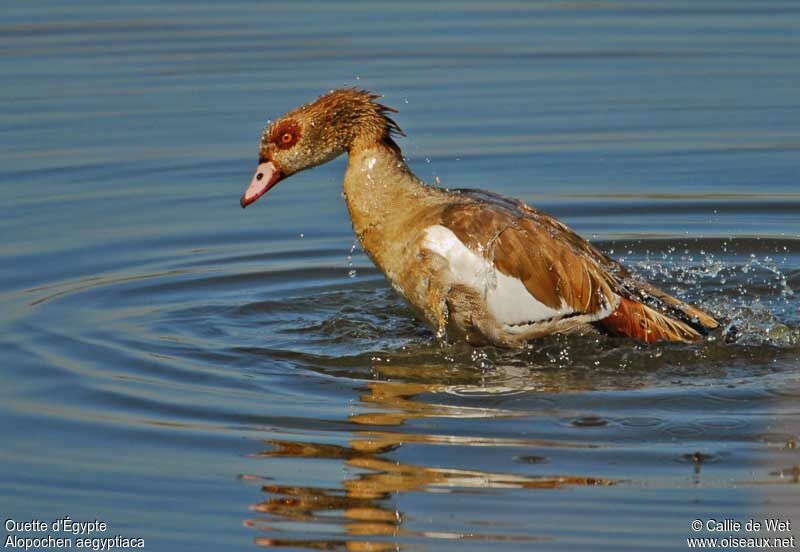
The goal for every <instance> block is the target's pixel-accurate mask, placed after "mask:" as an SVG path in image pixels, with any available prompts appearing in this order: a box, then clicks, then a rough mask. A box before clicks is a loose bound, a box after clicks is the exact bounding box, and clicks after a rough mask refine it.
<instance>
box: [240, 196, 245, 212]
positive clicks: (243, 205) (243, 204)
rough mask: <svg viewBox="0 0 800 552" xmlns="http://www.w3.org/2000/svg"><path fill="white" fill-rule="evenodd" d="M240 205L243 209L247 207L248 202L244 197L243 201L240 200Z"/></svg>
mask: <svg viewBox="0 0 800 552" xmlns="http://www.w3.org/2000/svg"><path fill="white" fill-rule="evenodd" d="M239 205H241V206H242V209H244V208H245V207H247V201H245V199H244V196H242V197H241V199H239Z"/></svg>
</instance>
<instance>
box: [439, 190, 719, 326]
mask: <svg viewBox="0 0 800 552" xmlns="http://www.w3.org/2000/svg"><path fill="white" fill-rule="evenodd" d="M456 195H457V197H459V198H460V199H459V201H456V202H454V203H451V204H450V205H448V206H447V207H446V208H445V209H444V211H443V213H442V218H441V226H442V227H443V228H445V229H447V231H449V232H450V233H452V236H444V232H443V231H441V230H439V231H438V234H439V236H438V238H439V239H440V241H441V240H442V239H443V236H444V237H447V238H448V239H450V241H453V238H455V239H457V240H458V242H460V244H463V247H464V248H466V249H467V250H468V251H469V252H471V253H472V254H473V255H475V256H477V257H479V258H481V259H484V260H485V261H486V262H487V263H491V267H492V268H493V269H495V270H496V272H497V273H499V275H498V279H497V281H496V282H492V281H491V280H490V281H488V284H487V294H491V295H492V297H491V298H492V299H494V301H495V307H496V308H495V311H496V313H495V314H498V313H500V314H502V315H504V316H503V317H501V318H502V319H501V318H498V320H499V321H500V322H502V323H504V324H509V325H515V324H521V323H525V322H528V321H531V322H538V321H541V320H544V319H558V318H564V317H576V316H580V317H581V318H582V319H583V321H597V320H602V319H605V318H607V317H609V316H610V315H611V314H612V313H614V312H615V309H617V307H619V306H620V304H621V302H623V301H624V302H625V305H626V306H627V307H628V309H627V311H626V312H631V311H632V310H636V309H633V307H631V305H630V303H631V302H634V303H637V304H642V305H644V306H646V307H648V308H647V309H646V310H643V311H642V312H645V313H646V314H647V317H648V319H652V324H654V325H656V326H658V325H659V324H660V323H661V322H662V321H660V320H659V318H669V319H677V320H675V322H676V323H678V324H679V325H682V326H683V325H687V326H688V328H686V330H685V331H684V332H683V334H684V335H683V336H682V338H681V339H679V340H681V341H685V340H687V338H689V337H691V338H695V337H698V336H699V335H700V333H705V330H708V329H713V328H716V327H717V326H718V325H719V324H718V323H717V321H716V320H714V319H713V318H712V317H710V316H708V315H707V314H705V313H703V312H702V311H700V310H699V309H696V308H695V307H692V306H691V305H688V304H686V303H684V302H682V301H680V300H678V299H676V298H674V297H672V296H670V295H668V294H666V293H664V292H663V291H661V290H659V289H658V288H655V287H654V286H652V285H650V284H648V283H646V282H643V281H641V280H639V279H637V278H635V277H634V276H633V275H632V274H631V273H630V272H629V271H628V270H627V269H625V268H624V267H623V266H622V265H620V264H619V263H618V262H617V261H615V260H613V259H611V258H610V257H608V256H606V255H605V254H603V253H602V252H600V251H599V250H597V249H596V248H595V247H593V246H592V245H591V244H590V243H589V242H587V241H586V240H584V239H583V238H581V237H580V236H578V235H577V234H576V233H575V232H573V231H572V230H571V229H569V228H568V227H567V226H565V225H564V224H562V223H560V222H559V221H558V220H556V219H555V218H553V217H552V216H550V215H548V214H547V213H544V212H543V211H539V210H537V209H534V208H532V207H529V206H528V205H526V204H524V203H522V202H520V201H517V200H513V199H509V198H505V197H503V196H499V195H496V194H489V193H486V192H482V191H472V190H459V191H456ZM434 234H436V231H434ZM434 237H436V236H434ZM456 245H457V244H456ZM457 249H458V247H456V248H455V249H453V248H452V247H451V249H450V250H449V254H450V255H451V256H452V255H455V257H456V258H460V259H461V261H462V262H465V260H464V259H465V254H464V253H463V251H462V252H461V253H460V257H459V256H458V255H457V254H455V251H456V250H457ZM473 264H474V263H473ZM477 279H478V280H479V279H480V278H477ZM493 283H494V285H495V286H496V287H495V288H494V289H493V288H492V287H491V285H492V284H493ZM490 306H491V305H490ZM638 310H641V309H638ZM619 317H620V315H619V314H617V315H616V316H615V317H614V318H615V319H616V320H618V319H619ZM526 318H527V319H528V320H525V319H526ZM625 322H627V320H626V321H625ZM663 325H665V327H669V328H671V329H673V330H674V328H673V325H671V324H668V323H667V322H666V321H664V322H663ZM672 333H675V332H674V331H673V332H672Z"/></svg>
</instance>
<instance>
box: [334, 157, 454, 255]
mask: <svg viewBox="0 0 800 552" xmlns="http://www.w3.org/2000/svg"><path fill="white" fill-rule="evenodd" d="M344 193H345V198H346V200H347V208H348V210H349V211H350V218H351V220H352V222H353V230H355V232H356V235H357V236H358V238H359V241H360V242H361V245H362V247H363V248H364V250H365V251H366V252H367V254H369V255H370V257H372V258H373V260H375V261H376V262H378V261H379V258H378V257H380V256H381V252H382V251H385V250H386V246H387V244H389V243H398V242H402V241H403V240H404V237H405V229H408V228H409V223H411V222H412V221H413V219H414V217H415V215H416V213H417V209H420V208H422V206H423V205H424V204H426V203H428V202H429V201H430V199H431V198H432V197H434V196H436V195H438V194H440V193H441V192H440V190H439V189H438V188H433V187H430V186H428V185H426V184H425V183H424V182H422V181H421V180H420V179H419V178H417V177H416V176H415V175H414V173H413V172H411V169H409V168H408V165H406V163H405V161H404V160H403V157H402V155H401V154H400V152H399V151H398V150H396V149H394V148H392V147H389V146H386V145H383V144H380V143H375V144H372V145H369V146H367V147H353V148H351V149H350V155H349V162H348V165H347V172H346V173H345V177H344ZM412 226H413V224H412ZM378 264H379V265H382V264H383V263H381V262H378Z"/></svg>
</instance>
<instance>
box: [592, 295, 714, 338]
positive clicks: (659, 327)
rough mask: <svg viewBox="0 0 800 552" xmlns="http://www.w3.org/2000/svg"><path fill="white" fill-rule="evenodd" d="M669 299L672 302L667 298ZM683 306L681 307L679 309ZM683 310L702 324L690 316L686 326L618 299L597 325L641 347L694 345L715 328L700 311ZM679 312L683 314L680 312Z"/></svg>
mask: <svg viewBox="0 0 800 552" xmlns="http://www.w3.org/2000/svg"><path fill="white" fill-rule="evenodd" d="M662 293H663V292H662ZM665 295H666V294H665ZM668 297H669V296H668ZM670 299H674V298H672V297H670ZM674 300H675V301H676V302H677V301H678V300H677V299H674ZM684 305H685V304H684V303H681V306H684ZM673 306H674V305H673ZM685 306H686V307H688V308H690V309H691V310H692V311H693V313H694V311H696V312H698V313H701V314H702V315H703V318H702V322H700V321H699V320H698V317H697V316H694V317H692V318H693V320H692V322H691V323H690V322H689V321H688V320H682V319H679V318H676V317H673V316H670V314H667V313H666V312H659V311H657V310H655V309H654V308H652V307H649V306H647V305H645V304H643V303H639V302H638V301H634V300H631V299H626V298H624V297H622V298H621V299H620V303H619V306H618V307H617V308H616V310H615V311H614V312H612V313H611V314H610V315H609V316H608V317H607V318H604V319H603V320H600V321H599V324H600V325H601V326H602V327H603V329H604V330H606V331H607V332H608V333H610V334H612V335H619V336H628V337H632V338H634V339H638V340H639V341H643V342H645V343H653V342H656V341H679V342H684V343H686V342H692V341H697V340H699V339H700V338H701V337H702V336H703V335H704V334H706V333H707V331H708V330H711V329H714V328H716V327H718V326H719V323H717V321H716V320H714V319H713V318H711V317H710V316H708V315H707V314H705V313H703V312H702V311H699V310H698V309H695V308H694V307H689V305H685ZM679 310H680V311H681V312H683V309H679ZM681 318H683V317H681Z"/></svg>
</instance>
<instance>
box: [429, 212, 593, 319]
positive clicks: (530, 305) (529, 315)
mask: <svg viewBox="0 0 800 552" xmlns="http://www.w3.org/2000/svg"><path fill="white" fill-rule="evenodd" d="M422 247H424V248H426V249H428V250H430V251H431V252H433V253H436V254H438V255H440V256H442V257H444V258H445V259H446V260H447V262H448V264H449V267H450V272H451V273H452V277H453V280H454V281H455V282H456V283H458V284H461V285H466V286H469V287H471V288H473V289H474V290H476V291H478V292H479V293H480V294H481V296H482V297H483V298H484V300H485V301H486V306H487V308H488V310H489V313H490V314H492V316H494V317H495V319H496V320H497V321H498V322H499V323H501V324H504V325H506V326H516V325H521V326H522V327H521V328H520V330H523V329H525V326H528V325H530V324H534V323H536V322H541V321H544V320H552V319H558V318H561V317H563V316H566V315H568V314H572V313H573V312H574V311H573V309H572V308H570V307H569V306H568V305H567V304H565V303H564V302H563V300H562V304H561V307H560V308H559V309H553V308H550V307H548V306H547V305H545V304H544V303H542V302H541V301H539V300H538V299H536V297H534V296H533V295H531V293H530V292H529V291H528V289H527V288H526V287H525V284H523V283H522V282H521V281H520V280H519V279H517V278H512V277H511V276H508V275H506V274H503V273H502V272H500V271H499V270H497V269H496V268H495V266H494V263H492V262H491V261H490V260H489V259H486V258H484V257H482V256H480V255H478V254H476V253H474V252H473V251H471V250H470V249H469V248H468V247H467V246H466V245H464V244H463V243H462V242H461V240H459V239H458V236H456V235H455V234H454V233H453V231H452V230H450V229H449V228H447V227H445V226H442V225H439V224H437V225H434V226H430V227H428V228H427V229H426V230H425V238H424V240H423V243H422ZM592 318H594V317H592Z"/></svg>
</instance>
